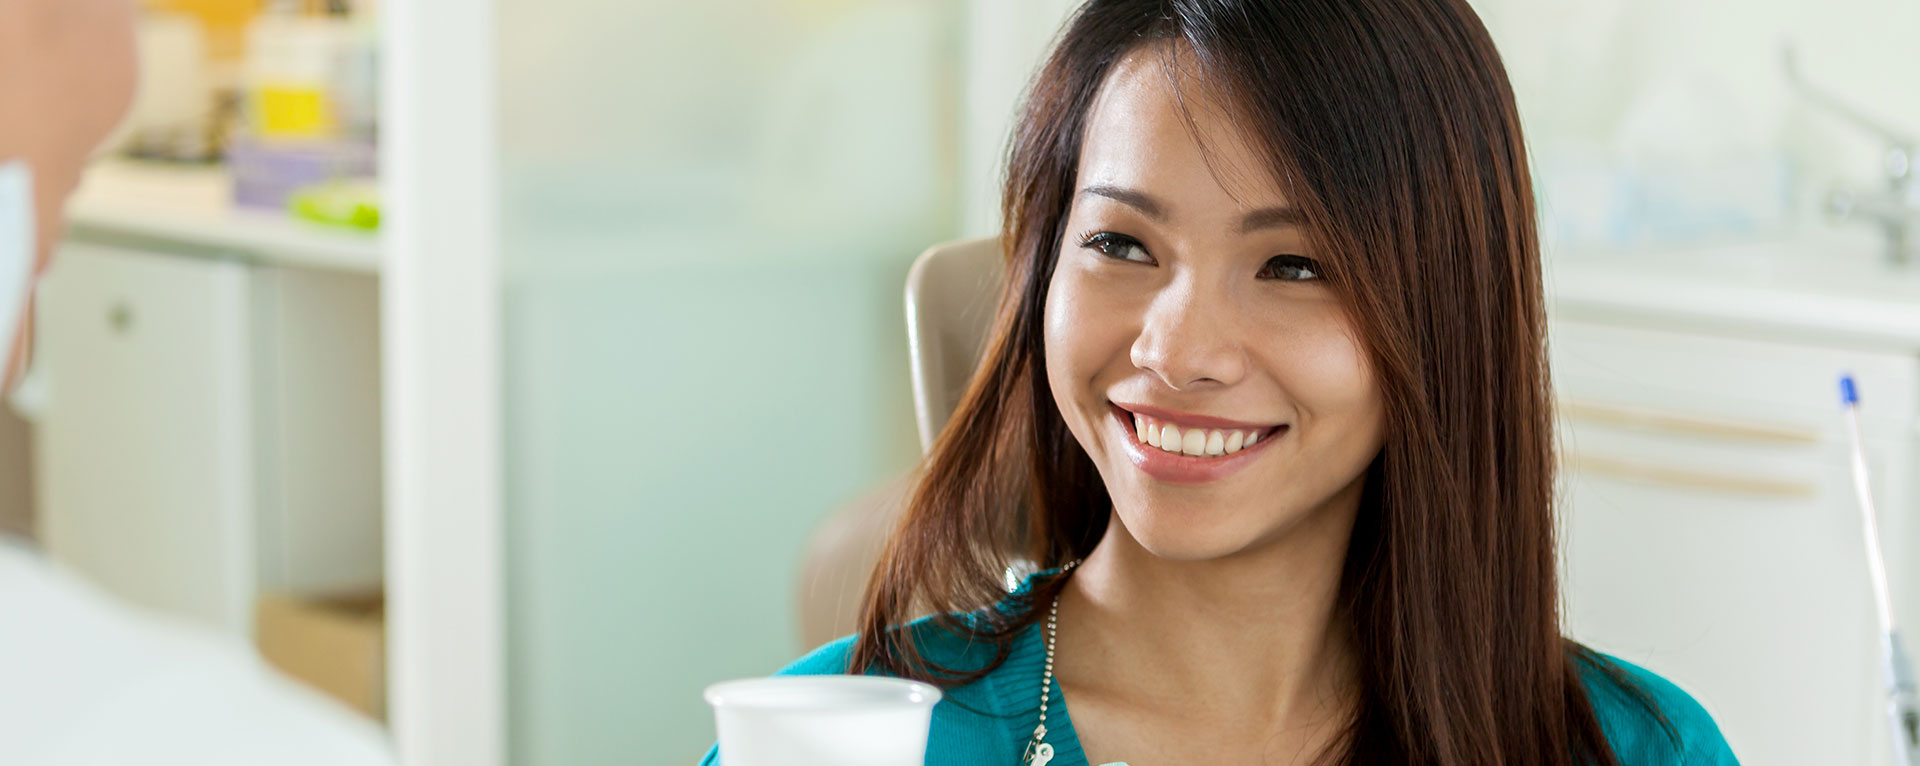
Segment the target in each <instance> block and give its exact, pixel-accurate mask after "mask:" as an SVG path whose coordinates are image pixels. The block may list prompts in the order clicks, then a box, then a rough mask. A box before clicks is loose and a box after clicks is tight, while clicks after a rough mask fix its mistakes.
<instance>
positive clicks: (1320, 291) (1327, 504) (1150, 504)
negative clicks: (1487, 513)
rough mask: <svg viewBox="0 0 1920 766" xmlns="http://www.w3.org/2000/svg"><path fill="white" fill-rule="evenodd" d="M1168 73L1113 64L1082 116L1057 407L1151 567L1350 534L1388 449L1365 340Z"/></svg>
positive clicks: (1223, 121)
mask: <svg viewBox="0 0 1920 766" xmlns="http://www.w3.org/2000/svg"><path fill="white" fill-rule="evenodd" d="M1161 61H1162V59H1161V57H1160V56H1159V55H1158V52H1157V51H1154V50H1152V49H1146V50H1142V51H1139V52H1136V53H1135V54H1133V55H1131V56H1129V57H1127V58H1126V59H1124V60H1123V61H1122V62H1121V63H1119V64H1118V65H1116V68H1115V71H1114V73H1113V74H1112V75H1111V76H1110V77H1109V78H1108V80H1107V82H1106V84H1105V85H1104V87H1103V88H1102V91H1101V93H1100V95H1099V96H1098V98H1097V99H1096V100H1095V104H1094V106H1093V111H1092V112H1091V114H1090V115H1089V118H1090V120H1089V122H1088V125H1087V128H1086V135H1085V137H1084V142H1085V143H1084V146H1083V148H1082V151H1081V155H1080V167H1079V177H1078V179H1077V181H1076V185H1075V195H1074V198H1073V202H1072V206H1071V210H1070V211H1069V214H1068V218H1067V223H1066V227H1065V230H1066V234H1065V238H1064V239H1063V240H1062V241H1061V242H1060V243H1059V248H1060V250H1059V254H1058V259H1059V260H1058V265H1057V266H1056V267H1055V269H1054V273H1053V278H1052V283H1051V285H1050V288H1049V292H1048V294H1047V306H1046V363H1047V382H1048V385H1049V387H1050V388H1051V389H1052V392H1053V397H1054V402H1055V403H1056V404H1057V405H1058V406H1059V409H1060V412H1061V415H1062V416H1063V417H1064V418H1065V419H1066V423H1067V426H1068V428H1069V429H1071V430H1072V432H1073V435H1074V437H1075V438H1076V439H1078V440H1079V442H1080V445H1081V446H1082V447H1083V448H1085V449H1086V451H1087V454H1088V455H1089V456H1091V457H1092V459H1093V462H1094V465H1095V466H1097V467H1098V468H1099V471H1100V475H1101V477H1102V479H1103V480H1104V481H1105V482H1106V486H1107V491H1108V492H1109V493H1110V494H1111V496H1112V498H1113V502H1114V510H1115V512H1116V513H1117V515H1118V520H1119V521H1120V523H1121V524H1122V526H1123V527H1124V531H1125V532H1127V533H1129V534H1131V535H1132V537H1133V538H1134V539H1135V540H1136V541H1138V542H1139V543H1140V544H1141V546H1142V547H1144V548H1145V549H1147V550H1148V551H1150V552H1152V553H1154V554H1155V555H1158V556H1161V557H1165V558H1173V559H1181V560H1198V559H1209V558H1218V557H1222V556H1227V555H1231V554H1234V553H1237V552H1240V551H1245V550H1250V549H1253V548H1257V547H1260V546H1262V545H1263V544H1265V543H1269V542H1273V541H1276V540H1280V539H1284V538H1287V537H1289V536H1291V533H1293V532H1296V531H1299V530H1302V529H1303V528H1306V527H1309V526H1314V525H1318V526H1319V527H1320V528H1326V529H1331V528H1334V527H1337V526H1340V525H1344V526H1345V528H1344V529H1341V530H1340V531H1341V533H1342V534H1344V533H1345V532H1346V531H1347V530H1350V529H1351V523H1352V513H1353V511H1354V509H1356V508H1357V507H1358V505H1359V499H1360V490H1361V486H1362V484H1363V483H1364V473H1365V471H1366V469H1367V466H1368V464H1369V463H1370V462H1371V461H1372V460H1373V458H1374V457H1375V455H1377V454H1378V453H1379V451H1380V448H1381V445H1382V443H1383V441H1384V438H1385V437H1384V415H1383V412H1382V406H1381V402H1380V394H1379V390H1378V387H1377V386H1376V384H1375V381H1374V379H1373V375H1372V372H1371V370H1370V369H1369V366H1368V363H1367V360H1366V355H1365V352H1364V349H1363V347H1362V345H1361V343H1360V341H1359V340H1358V337H1359V336H1358V333H1357V332H1356V330H1355V327H1354V325H1353V323H1352V322H1351V321H1350V319H1349V318H1348V315H1347V313H1346V311H1345V310H1344V308H1343V306H1342V304H1341V302H1340V300H1339V299H1338V297H1337V296H1336V295H1335V294H1334V291H1333V290H1332V289H1330V288H1329V287H1328V285H1327V284H1326V282H1324V281H1323V280H1321V279H1320V277H1319V272H1320V266H1319V264H1320V263H1321V262H1322V261H1323V259H1324V258H1326V257H1328V256H1327V254H1324V253H1316V252H1314V251H1312V250H1311V249H1309V248H1308V246H1307V244H1308V243H1307V237H1306V234H1305V231H1304V230H1303V229H1302V228H1301V226H1300V225H1299V221H1298V216H1297V214H1295V213H1294V212H1293V210H1292V208H1290V207H1289V204H1288V198H1287V195H1286V194H1285V193H1284V191H1283V190H1282V189H1281V188H1279V186H1278V185H1277V184H1276V183H1275V182H1274V181H1273V180H1272V179H1271V178H1270V175H1271V174H1270V173H1268V172H1266V171H1265V168H1266V167H1267V166H1268V162H1267V161H1266V160H1265V159H1263V158H1262V156H1261V155H1260V154H1259V153H1257V152H1256V150H1255V149H1254V148H1253V147H1252V146H1250V145H1249V144H1248V142H1246V141H1245V140H1243V139H1242V137H1241V136H1240V135H1238V133H1237V132H1236V129H1235V128H1234V127H1233V126H1232V125H1231V124H1230V123H1229V122H1228V119H1227V117H1226V116H1225V112H1224V110H1222V109H1221V108H1220V105H1219V104H1217V103H1215V102H1213V101H1211V100H1209V99H1208V98H1206V97H1205V95H1204V94H1205V92H1206V90H1205V88H1204V87H1203V86H1201V85H1200V84H1199V83H1198V82H1196V81H1193V80H1191V79H1183V80H1182V81H1181V83H1180V88H1179V90H1180V94H1179V96H1178V98H1184V100H1185V106H1186V107H1187V113H1188V114H1190V115H1191V119H1192V120H1193V123H1194V124H1193V126H1192V127H1191V128H1190V127H1189V125H1188V124H1187V123H1186V122H1185V121H1184V120H1183V119H1182V111H1181V104H1180V102H1179V101H1178V100H1177V97H1176V94H1175V90H1174V87H1173V85H1172V83H1170V82H1169V81H1168V80H1169V78H1170V77H1174V78H1184V77H1189V76H1186V75H1179V74H1173V73H1171V72H1170V71H1169V70H1168V69H1166V68H1165V67H1164V66H1163V65H1162V63H1161ZM1196 129H1197V130H1196ZM1196 133H1197V134H1198V135H1197V137H1196ZM1203 145H1204V146H1205V147H1206V150H1205V151H1204V152H1203V149H1202V146H1203ZM1210 161H1211V162H1210ZM1249 445H1251V446H1249ZM1343 539H1344V538H1343Z"/></svg>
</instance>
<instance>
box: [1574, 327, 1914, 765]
mask: <svg viewBox="0 0 1920 766" xmlns="http://www.w3.org/2000/svg"><path fill="white" fill-rule="evenodd" d="M1550 337H1551V338H1552V354H1553V363H1554V367H1553V373H1554V376H1555V386H1556V388H1557V389H1558V392H1559V396H1560V414H1561V422H1562V430H1561V451H1562V458H1563V464H1564V466H1565V472H1564V474H1563V480H1562V489H1563V496H1562V509H1563V512H1564V514H1565V517H1564V519H1565V521H1564V532H1563V535H1562V538H1561V539H1562V545H1563V553H1564V555H1563V561H1564V567H1565V576H1566V579H1565V583H1564V588H1565V594H1566V605H1567V622H1568V632H1569V633H1570V634H1571V635H1572V636H1573V637H1575V638H1576V639H1579V640H1582V641H1584V642H1587V643H1589V644H1590V645H1593V646H1594V647H1596V648H1598V649H1600V650H1602V651H1606V652H1609V653H1612V654H1616V655H1618V656H1621V657H1623V658H1625V659H1628V660H1630V661H1633V662H1637V663H1640V664H1643V665H1645V666H1647V667H1649V668H1651V669H1653V670H1655V671H1656V672H1659V673H1661V674H1663V675H1665V676H1667V677H1668V678H1670V679H1672V680H1674V681H1675V682H1676V683H1678V684H1679V685H1680V686H1682V687H1683V688H1685V689H1687V690H1688V691H1689V692H1692V693H1693V694H1694V695H1695V696H1696V697H1697V698H1698V699H1700V700H1701V702H1702V703H1703V704H1704V705H1706V707H1707V709H1708V710H1709V711H1710V712H1712V713H1713V714H1714V716H1715V718H1716V719H1717V720H1718V721H1719V723H1720V726H1721V729H1722V730H1723V732H1724V733H1725V734H1726V736H1727V739H1728V741H1729V742H1730V743H1731V744H1732V745H1733V747H1734V749H1735V751H1736V753H1737V754H1738V755H1739V756H1740V758H1741V762H1742V763H1745V764H1749V765H1750V766H1768V765H1769V764H1779V765H1781V766H1786V765H1787V764H1794V765H1796V766H1797V765H1800V764H1813V763H1836V764H1837V763H1846V764H1883V763H1886V762H1887V761H1888V760H1889V759H1888V757H1887V755H1886V750H1887V748H1886V743H1887V742H1888V741H1889V739H1888V734H1887V733H1886V724H1885V721H1884V716H1883V715H1882V713H1881V710H1882V703H1881V700H1882V699H1883V692H1882V691H1881V688H1882V686H1881V683H1882V682H1881V680H1880V675H1879V667H1878V662H1879V655H1878V644H1877V643H1876V636H1877V633H1878V626H1877V622H1876V620H1875V616H1874V611H1873V605H1872V599H1871V591H1870V586H1869V584H1868V579H1867V573H1866V564H1865V554H1864V547H1863V543H1862V539H1861V530H1860V519H1859V512H1858V511H1857V509H1856V505H1855V501H1854V498H1853V490H1852V485H1851V483H1850V478H1849V474H1848V468H1847V451H1846V443H1845V440H1846V432H1845V430H1844V421H1843V420H1842V419H1841V416H1840V413H1839V394H1838V387H1837V378H1838V377H1839V375H1840V374H1841V373H1842V372H1843V371H1851V372H1852V373H1853V374H1854V375H1855V376H1856V377H1857V378H1858V379H1859V380H1860V384H1861V388H1862V397H1863V407H1864V409H1863V418H1864V425H1865V430H1866V438H1867V443H1868V450H1869V454H1870V460H1871V462H1872V464H1873V469H1874V472H1875V480H1876V482H1877V484H1878V486H1877V487H1876V491H1877V497H1878V500H1879V502H1880V509H1881V516H1882V518H1883V528H1882V534H1883V536H1884V544H1885V547H1886V550H1887V559H1888V570H1889V571H1888V574H1889V577H1890V578H1891V579H1892V581H1893V589H1894V595H1895V599H1896V610H1897V611H1898V613H1899V615H1900V617H1901V618H1902V619H1904V620H1905V621H1906V623H1907V624H1909V625H1912V624H1915V623H1913V621H1912V620H1913V619H1914V618H1915V617H1916V616H1920V613H1917V612H1916V610H1915V609H1914V605H1915V604H1916V602H1917V601H1920V600H1917V599H1916V596H1920V589H1916V587H1915V584H1916V582H1917V581H1916V579H1915V577H1914V575H1915V573H1916V572H1915V566H1914V557H1915V555H1916V554H1920V545H1916V533H1920V526H1916V524H1915V522H1914V515H1915V511H1916V510H1920V508H1916V507H1915V500H1916V498H1915V496H1914V493H1913V491H1912V488H1911V485H1910V483H1911V478H1910V477H1911V476H1912V475H1913V469H1914V466H1915V455H1916V450H1915V444H1914V439H1915V405H1916V403H1920V360H1917V359H1916V358H1915V357H1914V356H1911V355H1906V354H1901V353H1877V352H1865V351H1853V350H1846V349H1839V348H1823V347H1814V346H1801V345H1790V344H1783V343H1773V342H1766V341H1759V340H1753V339H1739V338H1728V337H1716V336H1708V335H1693V334H1687V333H1676V332H1665V331H1656V330H1648V329H1639V328H1630V327H1616V326H1608V325H1602V324H1591V323H1582V322H1568V321H1561V322H1556V323H1555V324H1554V326H1553V328H1552V331H1551V335H1550Z"/></svg>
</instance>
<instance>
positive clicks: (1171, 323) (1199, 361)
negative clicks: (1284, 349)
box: [1130, 287, 1247, 391]
mask: <svg viewBox="0 0 1920 766" xmlns="http://www.w3.org/2000/svg"><path fill="white" fill-rule="evenodd" d="M1130 356H1131V358H1132V360H1133V364H1134V366H1135V367H1139V368H1140V369H1143V370H1149V371H1152V372H1153V373H1154V374H1155V375H1157V376H1159V378H1160V379H1161V380H1162V381H1164V382H1165V383H1166V384H1167V385H1168V386H1170V387H1172V388H1174V389H1176V390H1182V391H1185V390H1189V389H1193V388H1197V387H1201V386H1205V385H1209V384H1217V385H1232V384H1234V383H1236V382H1239V380H1240V379H1241V378H1242V377H1245V376H1246V373H1247V358H1246V353H1245V351H1244V349H1243V348H1242V346H1241V343H1240V338H1239V337H1238V334H1237V330H1236V328H1235V322H1234V321H1233V319H1232V308H1231V306H1229V305H1228V302H1227V298H1226V297H1225V296H1219V295H1213V294H1210V293H1206V292H1203V291H1200V290H1194V289H1191V288H1190V287H1189V288H1180V289H1169V290H1167V291H1166V292H1164V293H1162V294H1161V295H1159V296H1158V297H1157V298H1155V300H1154V301H1153V303H1152V304H1151V305H1150V306H1149V307H1148V309H1147V316H1146V318H1145V320H1144V321H1143V322H1142V323H1141V325H1140V335H1139V337H1137V338H1135V339H1134V341H1133V348H1132V349H1131V353H1130Z"/></svg>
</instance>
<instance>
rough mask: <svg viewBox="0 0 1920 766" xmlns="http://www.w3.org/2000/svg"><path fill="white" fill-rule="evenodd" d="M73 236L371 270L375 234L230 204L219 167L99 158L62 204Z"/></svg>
mask: <svg viewBox="0 0 1920 766" xmlns="http://www.w3.org/2000/svg"><path fill="white" fill-rule="evenodd" d="M67 212H68V220H69V225H70V227H71V228H72V230H73V231H72V233H73V236H76V237H80V238H86V237H88V236H90V235H92V234H95V233H104V234H108V235H119V236H128V237H137V238H146V239H154V240H159V241H164V242H167V243H171V244H176V245H180V246H184V247H188V248H193V249H205V250H209V251H218V252H223V253H227V254H231V255H234V256H238V257H241V258H245V259H247V260H250V261H255V262H260V263H269V264H275V265H283V266H298V267H305V268H322V269H335V270H343V271H354V272H362V273H377V272H378V271H379V270H380V262H381V252H382V248H381V239H380V236H379V235H378V234H375V233H372V232H362V231H358V230H354V229H348V228H343V227H333V226H324V225H321V224H316V223H310V222H306V221H301V220H299V219H296V218H294V217H292V216H290V215H287V214H284V213H278V212H273V211H256V210H248V209H245V208H237V207H235V206H234V204H233V180H232V178H231V177H230V176H229V175H228V174H227V172H226V171H225V170H224V169H223V168H219V167H178V166H169V165H158V164H146V163H137V162H128V161H122V160H106V161H102V162H99V163H96V164H94V165H93V166H92V167H91V168H89V169H88V170H87V174H86V177H85V178H84V179H82V181H81V184H80V189H79V190H78V191H77V192H76V193H75V194H74V196H73V199H72V201H71V202H70V203H69V205H68V209H67Z"/></svg>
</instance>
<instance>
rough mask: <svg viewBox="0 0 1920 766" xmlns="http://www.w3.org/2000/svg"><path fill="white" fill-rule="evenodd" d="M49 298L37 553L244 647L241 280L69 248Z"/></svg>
mask: <svg viewBox="0 0 1920 766" xmlns="http://www.w3.org/2000/svg"><path fill="white" fill-rule="evenodd" d="M40 294H41V303H40V309H39V321H40V325H39V343H38V350H37V353H38V355H39V358H38V360H37V363H38V364H41V365H44V366H45V367H44V369H42V370H40V373H41V374H44V375H45V376H46V378H45V383H46V389H45V391H46V400H45V408H44V410H43V411H42V412H41V413H39V415H38V417H37V422H36V428H35V443H36V447H35V452H36V456H35V471H36V473H37V481H36V491H37V495H38V497H37V499H36V505H37V506H38V508H39V514H38V516H39V525H40V529H39V534H40V539H41V541H42V543H43V544H44V545H45V546H46V548H47V550H48V551H49V552H50V553H51V554H53V555H54V556H55V557H56V558H59V559H61V560H63V561H65V562H67V563H68V564H70V565H71V566H73V567H75V568H76V569H78V570H80V571H81V572H83V573H85V574H86V575H88V576H89V577H90V578H91V579H93V580H94V581H95V582H98V583H99V584H101V585H103V586H105V587H106V588H107V589H108V590H110V591H112V592H114V593H116V594H118V595H120V596H123V597H125V598H127V599H129V600H131V601H133V602H135V603H137V604H140V605H143V606H148V607H152V608H156V609H159V610H163V611H167V612H172V613H176V614H183V615H188V616H192V617H196V618H199V619H202V620H205V621H207V622H210V623H212V624H215V625H219V626H222V627H225V628H228V629H230V630H232V631H234V632H236V633H245V632H246V631H247V629H248V621H249V620H250V618H251V615H252V610H251V602H252V597H253V589H252V582H253V569H254V562H253V556H252V555H251V554H252V551H253V545H252V540H253V535H254V520H253V517H252V509H253V507H254V496H253V495H254V485H253V481H252V479H253V470H252V457H253V455H252V442H253V431H252V429H253V421H252V417H251V416H252V411H253V410H252V406H251V403H250V401H249V400H248V396H249V394H250V391H251V386H250V382H249V378H250V375H251V366H250V360H249V354H250V348H249V335H248V331H247V319H248V286H247V267H246V266H243V265H240V264H236V263H226V262H219V261H210V260H191V259H184V258H173V257H162V256H155V255H151V254H144V253H139V252H135V251H129V250H122V249H116V248H110V247H101V246H93V245H80V244H70V245H67V246H66V247H65V248H64V249H63V250H62V252H61V253H60V256H59V258H58V259H57V260H56V261H55V267H54V269H53V271H52V272H51V273H50V274H49V275H48V276H47V279H46V281H45V283H44V285H43V286H42V288H41V293H40Z"/></svg>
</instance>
